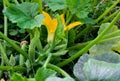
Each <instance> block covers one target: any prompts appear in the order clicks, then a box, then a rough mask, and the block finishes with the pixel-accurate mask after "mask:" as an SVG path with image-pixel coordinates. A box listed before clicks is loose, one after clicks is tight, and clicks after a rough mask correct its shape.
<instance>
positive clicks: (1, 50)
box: [0, 42, 10, 65]
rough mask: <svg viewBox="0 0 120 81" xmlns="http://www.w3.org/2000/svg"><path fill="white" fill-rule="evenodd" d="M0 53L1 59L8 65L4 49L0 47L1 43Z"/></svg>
mask: <svg viewBox="0 0 120 81" xmlns="http://www.w3.org/2000/svg"><path fill="white" fill-rule="evenodd" d="M0 53H1V57H2V58H3V61H4V62H5V64H6V65H10V63H9V59H8V57H7V55H6V53H5V50H4V47H3V46H2V44H1V42H0Z"/></svg>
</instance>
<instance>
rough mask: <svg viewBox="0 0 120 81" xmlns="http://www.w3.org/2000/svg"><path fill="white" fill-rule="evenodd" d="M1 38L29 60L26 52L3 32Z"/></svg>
mask: <svg viewBox="0 0 120 81" xmlns="http://www.w3.org/2000/svg"><path fill="white" fill-rule="evenodd" d="M0 36H1V37H2V38H3V39H4V40H5V41H7V42H8V43H9V44H10V45H11V46H12V47H13V48H14V49H15V50H16V51H18V52H19V53H20V54H22V55H23V56H24V58H28V55H27V53H26V52H25V51H23V50H22V49H21V48H20V47H19V46H18V45H16V44H15V43H14V42H13V41H11V40H10V39H9V38H8V37H6V36H5V35H4V34H2V32H0Z"/></svg>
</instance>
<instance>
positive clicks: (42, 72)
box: [35, 67, 56, 81]
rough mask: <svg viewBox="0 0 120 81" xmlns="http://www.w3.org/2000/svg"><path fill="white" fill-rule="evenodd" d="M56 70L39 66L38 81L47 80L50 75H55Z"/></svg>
mask: <svg viewBox="0 0 120 81" xmlns="http://www.w3.org/2000/svg"><path fill="white" fill-rule="evenodd" d="M55 74H56V72H55V71H54V70H51V69H46V68H44V67H42V68H39V69H38V71H37V73H36V77H35V79H36V81H45V80H46V78H48V77H49V76H55Z"/></svg>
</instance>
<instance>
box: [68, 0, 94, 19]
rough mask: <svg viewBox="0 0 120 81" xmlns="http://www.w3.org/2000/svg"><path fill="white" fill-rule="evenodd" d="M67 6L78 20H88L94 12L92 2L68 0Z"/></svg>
mask: <svg viewBox="0 0 120 81" xmlns="http://www.w3.org/2000/svg"><path fill="white" fill-rule="evenodd" d="M66 3H67V6H68V8H69V10H70V11H71V13H72V14H76V16H77V17H78V18H80V19H81V18H87V16H88V14H89V13H90V12H91V11H92V0H66Z"/></svg>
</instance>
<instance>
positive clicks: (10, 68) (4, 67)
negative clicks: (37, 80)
mask: <svg viewBox="0 0 120 81" xmlns="http://www.w3.org/2000/svg"><path fill="white" fill-rule="evenodd" d="M0 70H4V71H20V72H26V69H25V68H24V67H20V66H0Z"/></svg>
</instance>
